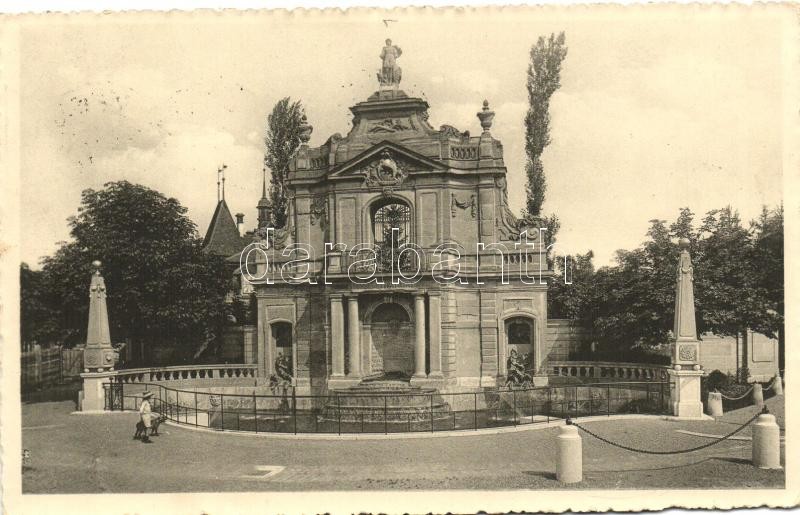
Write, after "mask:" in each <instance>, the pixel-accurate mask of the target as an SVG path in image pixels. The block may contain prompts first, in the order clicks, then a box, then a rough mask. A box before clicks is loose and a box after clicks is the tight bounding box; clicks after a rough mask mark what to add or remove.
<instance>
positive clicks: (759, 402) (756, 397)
mask: <svg viewBox="0 0 800 515" xmlns="http://www.w3.org/2000/svg"><path fill="white" fill-rule="evenodd" d="M753 404H755V405H756V406H757V407H758V409H761V408H763V407H764V391H763V390H762V389H761V383H753Z"/></svg>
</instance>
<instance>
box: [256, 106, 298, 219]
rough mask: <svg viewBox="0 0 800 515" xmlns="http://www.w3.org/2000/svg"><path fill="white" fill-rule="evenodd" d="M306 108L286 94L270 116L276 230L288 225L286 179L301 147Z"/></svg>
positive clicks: (268, 154)
mask: <svg viewBox="0 0 800 515" xmlns="http://www.w3.org/2000/svg"><path fill="white" fill-rule="evenodd" d="M304 114H305V110H304V109H303V104H301V103H300V101H299V100H297V101H295V102H292V99H291V98H289V97H286V98H284V99H281V100H280V101H278V102H277V103H276V104H275V107H273V108H272V113H270V115H269V117H268V118H267V134H266V137H265V138H264V142H265V143H266V146H267V151H266V154H265V155H264V164H265V165H266V166H267V167H268V168H269V169H270V170H271V171H272V176H271V177H270V184H269V197H270V202H271V204H272V223H273V225H274V227H275V228H276V229H281V228H283V227H284V226H285V225H286V217H287V202H286V178H287V176H288V174H289V162H290V161H291V159H292V157H293V156H294V153H295V152H297V149H298V147H300V125H301V124H302V123H303V115H304Z"/></svg>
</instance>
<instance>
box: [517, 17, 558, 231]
mask: <svg viewBox="0 0 800 515" xmlns="http://www.w3.org/2000/svg"><path fill="white" fill-rule="evenodd" d="M565 41H566V39H565V36H564V33H563V32H561V33H559V34H558V35H555V34H550V37H549V38H545V37H544V36H540V37H539V40H538V41H537V42H536V44H535V45H533V46H532V47H531V53H530V63H529V64H528V83H527V86H528V103H529V107H528V114H527V115H526V116H525V152H526V153H527V155H528V160H527V163H526V165H525V172H526V174H527V176H528V183H527V185H526V188H525V189H526V193H527V199H526V202H525V212H526V213H525V214H526V215H527V216H533V217H539V216H540V215H541V211H542V204H543V203H544V198H545V192H546V191H547V183H546V181H545V176H544V167H543V166H542V153H543V152H544V149H545V147H547V145H549V144H550V97H551V96H553V93H555V92H556V91H557V90H558V88H560V87H561V63H562V62H563V61H564V58H565V57H566V56H567V47H566V46H565V44H564V43H565Z"/></svg>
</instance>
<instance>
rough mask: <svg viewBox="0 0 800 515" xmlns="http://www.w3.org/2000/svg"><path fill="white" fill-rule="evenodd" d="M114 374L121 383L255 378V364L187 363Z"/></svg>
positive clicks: (134, 369) (120, 371)
mask: <svg viewBox="0 0 800 515" xmlns="http://www.w3.org/2000/svg"><path fill="white" fill-rule="evenodd" d="M114 376H115V377H116V378H117V380H118V381H121V382H123V383H154V382H159V381H179V380H183V379H222V378H234V377H241V378H248V377H250V378H255V377H256V376H257V365H228V364H225V365H194V366H192V365H188V366H177V367H160V368H133V369H123V370H117V371H116V373H115V374H114Z"/></svg>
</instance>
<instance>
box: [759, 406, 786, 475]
mask: <svg viewBox="0 0 800 515" xmlns="http://www.w3.org/2000/svg"><path fill="white" fill-rule="evenodd" d="M753 465H754V466H756V467H758V468H762V469H779V468H781V431H780V428H779V427H778V424H777V423H776V422H775V415H770V414H769V413H763V414H761V415H760V416H759V417H758V419H757V420H756V421H755V423H754V424H753Z"/></svg>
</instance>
